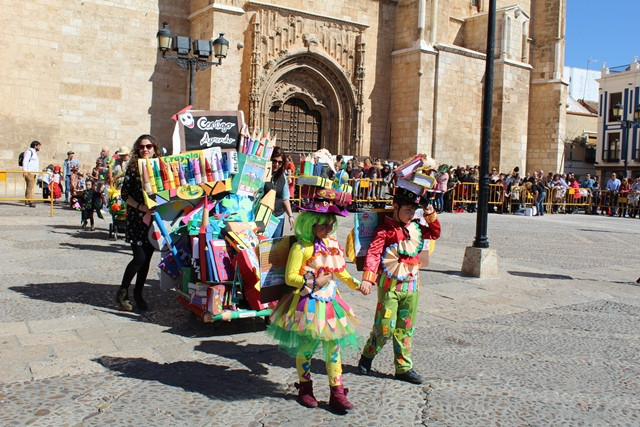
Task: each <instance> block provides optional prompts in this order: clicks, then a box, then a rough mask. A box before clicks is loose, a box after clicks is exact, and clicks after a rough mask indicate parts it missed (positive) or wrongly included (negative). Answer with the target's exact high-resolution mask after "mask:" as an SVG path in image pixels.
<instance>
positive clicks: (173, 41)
mask: <svg viewBox="0 0 640 427" xmlns="http://www.w3.org/2000/svg"><path fill="white" fill-rule="evenodd" d="M167 25H168V23H167V22H163V23H162V28H161V29H160V30H158V33H157V34H156V37H157V39H158V50H159V51H160V52H162V57H163V58H164V59H166V60H168V61H169V60H170V61H173V62H175V63H176V64H178V66H179V67H180V68H186V69H188V70H189V105H193V83H194V82H193V78H194V75H195V72H196V70H198V71H204V70H206V69H207V68H209V67H211V66H212V65H215V66H218V65H220V64H222V60H223V59H224V58H226V57H227V51H228V50H229V41H228V40H227V39H225V38H224V37H223V36H224V33H220V36H219V37H218V38H217V39H215V40H214V41H213V42H212V41H211V40H194V41H193V53H192V54H191V55H190V52H191V46H192V45H191V38H190V37H183V36H174V35H173V33H172V32H171V30H169V28H167ZM212 47H213V49H212ZM170 50H173V51H175V52H176V53H177V54H178V56H167V52H168V51H170ZM212 50H213V56H215V57H216V58H217V59H218V61H216V62H210V61H208V59H209V58H210V57H211V53H212Z"/></svg>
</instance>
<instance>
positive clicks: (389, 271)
mask: <svg viewBox="0 0 640 427" xmlns="http://www.w3.org/2000/svg"><path fill="white" fill-rule="evenodd" d="M420 202H422V199H421V198H420V196H418V195H416V194H415V193H412V192H410V191H408V190H405V189H404V188H399V187H398V188H396V194H395V196H394V198H393V216H392V217H391V218H389V217H385V219H384V223H383V224H380V225H378V227H376V229H375V230H374V237H373V241H372V242H371V245H370V246H369V249H368V251H367V257H366V261H365V266H364V273H363V275H362V293H363V294H365V295H366V294H368V293H369V291H370V290H371V288H372V287H373V286H374V284H377V286H378V304H377V306H376V312H375V318H374V322H373V327H372V331H371V335H370V336H369V340H368V341H367V343H366V344H365V346H364V349H363V350H362V357H361V358H360V362H359V363H358V369H359V370H360V372H361V373H362V374H365V375H366V374H368V373H369V372H370V371H371V362H372V361H373V358H374V357H375V355H376V354H378V352H379V351H380V350H381V349H382V347H383V346H384V345H385V343H386V342H387V341H388V340H389V338H392V339H393V354H394V365H395V377H396V379H398V380H401V381H407V382H410V383H413V384H422V383H423V382H424V379H423V378H422V377H421V376H420V375H419V374H418V373H417V372H415V371H414V370H413V363H412V361H411V348H412V337H413V333H414V331H415V324H416V314H417V309H418V298H419V294H418V282H419V273H420V259H419V257H418V255H419V254H420V252H421V251H422V250H423V245H424V240H425V239H429V240H435V239H437V238H439V237H440V222H439V221H438V216H437V214H436V212H435V210H434V208H433V206H431V205H428V206H427V207H426V208H425V209H424V219H425V221H426V222H427V224H428V225H427V226H424V225H421V224H420V223H419V222H418V221H417V220H414V219H413V217H414V214H415V212H416V210H417V209H418V207H419V205H418V203H420ZM425 250H428V249H425Z"/></svg>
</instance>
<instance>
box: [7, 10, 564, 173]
mask: <svg viewBox="0 0 640 427" xmlns="http://www.w3.org/2000/svg"><path fill="white" fill-rule="evenodd" d="M4 3H5V4H4V5H3V6H4V12H5V13H4V16H5V20H4V22H3V23H4V25H3V27H2V29H0V34H2V38H3V45H4V46H3V49H0V57H1V58H2V59H3V60H4V61H5V64H7V63H8V64H11V66H9V67H3V69H2V70H0V74H1V75H2V78H3V83H2V85H1V86H0V87H2V91H3V92H2V93H3V100H4V101H5V102H3V103H2V105H0V116H1V117H2V120H3V126H2V128H1V129H0V140H1V141H2V146H1V148H0V168H10V167H11V166H12V165H13V164H14V163H15V159H16V158H17V155H18V153H19V152H20V151H22V150H24V149H25V148H26V147H27V145H28V143H29V142H30V141H31V140H34V139H38V140H40V141H41V142H42V143H43V148H42V151H41V154H42V157H43V158H44V159H48V160H51V161H53V162H56V163H60V162H61V161H62V159H64V157H65V155H64V153H65V152H66V151H67V150H69V149H72V150H74V151H76V153H77V157H78V158H79V159H80V160H81V162H82V163H83V164H85V165H90V164H92V163H93V160H94V159H95V157H97V155H98V153H99V151H100V148H101V147H102V146H108V147H111V148H112V150H113V149H115V148H116V147H119V146H121V145H123V144H124V145H128V144H131V143H132V142H133V141H134V140H135V138H136V137H137V136H138V135H139V134H141V133H147V132H151V133H153V134H154V135H156V136H157V137H158V138H159V140H160V142H161V144H162V145H163V146H165V147H170V145H171V142H170V140H171V135H172V131H173V121H172V119H171V116H172V115H173V114H174V113H175V112H177V111H179V110H180V109H182V108H183V107H184V106H185V105H186V104H187V93H188V86H189V81H188V79H189V77H188V73H187V72H186V71H185V70H182V69H180V68H178V67H177V66H175V64H172V63H171V62H169V61H164V60H163V59H162V57H161V56H160V55H158V53H157V51H156V40H155V33H156V32H157V30H158V29H159V28H160V27H161V26H162V22H164V21H166V22H168V23H169V27H170V29H171V31H172V32H173V33H174V34H176V35H185V36H190V37H191V38H192V39H193V40H195V39H204V40H208V39H215V38H216V37H218V34H219V33H224V36H225V38H226V39H228V40H229V41H230V48H229V53H228V56H227V58H225V59H224V60H223V62H222V65H221V66H218V67H211V68H209V69H207V70H203V71H197V72H195V76H194V86H195V96H194V107H195V108H196V109H203V110H236V109H239V110H242V111H243V112H244V115H245V119H246V121H247V123H248V124H249V126H250V128H251V129H263V130H265V131H266V130H267V129H269V130H271V132H272V134H273V133H276V134H277V135H278V139H279V141H280V144H281V145H282V146H283V147H284V148H285V149H286V150H289V151H297V152H308V151H312V150H315V149H317V148H320V147H322V148H327V149H329V150H330V151H331V152H332V153H334V154H346V155H371V156H373V157H380V158H386V159H393V160H401V159H403V158H406V157H409V156H411V155H413V154H415V153H419V152H421V153H427V154H430V155H431V156H433V157H435V158H436V159H438V160H439V161H441V162H443V163H448V164H453V165H457V164H461V165H464V164H477V163H478V162H479V146H480V133H481V129H480V127H481V104H482V86H483V81H484V70H485V53H486V32H487V16H488V1H486V0H350V1H339V0H331V1H327V0H305V1H303V0H277V1H276V0H262V1H254V0H218V1H213V0H191V1H188V0H176V1H173V0H172V1H169V0H158V1H150V0H138V1H136V2H128V1H124V0H122V1H119V0H116V1H111V2H99V1H96V0H94V1H91V0H89V1H84V2H73V3H70V4H69V5H68V7H67V8H66V9H65V10H63V11H58V10H56V9H54V8H53V6H50V5H48V4H47V3H45V2H38V3H36V4H31V3H30V4H28V5H23V4H14V3H11V2H7V1H5V2H4ZM497 5H498V10H497V22H496V28H497V31H496V43H495V52H494V53H495V58H496V62H495V80H494V96H493V121H492V140H491V144H492V145H491V163H492V166H496V167H499V168H500V169H501V170H505V171H507V170H511V169H512V168H513V167H515V166H519V167H520V169H521V170H530V169H545V170H560V169H561V168H562V165H563V155H564V143H563V139H564V136H565V133H566V132H565V127H566V124H565V122H566V108H565V104H566V92H567V90H566V86H567V85H566V84H565V83H563V81H562V69H563V62H564V21H565V0H498V1H497ZM44 162H45V163H46V160H45V161H44Z"/></svg>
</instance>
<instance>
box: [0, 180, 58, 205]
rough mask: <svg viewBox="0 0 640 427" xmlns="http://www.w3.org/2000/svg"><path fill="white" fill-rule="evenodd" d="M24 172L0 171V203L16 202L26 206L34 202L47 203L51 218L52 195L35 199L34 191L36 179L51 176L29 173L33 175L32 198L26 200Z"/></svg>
mask: <svg viewBox="0 0 640 427" xmlns="http://www.w3.org/2000/svg"><path fill="white" fill-rule="evenodd" d="M24 174H25V172H24V171H22V170H2V171H0V201H16V202H24V203H25V205H26V204H30V203H36V202H40V203H41V202H46V203H49V215H50V216H53V195H52V194H50V195H49V198H48V199H44V198H43V197H35V196H36V194H35V190H36V187H37V184H36V183H37V179H38V176H39V175H49V177H51V176H52V174H51V173H50V172H31V174H33V175H34V179H33V185H34V198H32V199H28V198H27V196H26V186H27V185H26V181H25V177H24Z"/></svg>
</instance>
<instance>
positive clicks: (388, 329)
mask: <svg viewBox="0 0 640 427" xmlns="http://www.w3.org/2000/svg"><path fill="white" fill-rule="evenodd" d="M377 288H378V305H377V306H376V315H375V318H374V322H373V328H372V330H371V335H370V336H369V340H368V341H367V343H366V344H365V346H364V350H363V351H362V354H363V355H364V356H365V357H368V358H369V359H373V358H374V357H375V355H376V354H378V353H379V352H380V350H381V349H382V347H383V346H384V345H385V344H386V342H387V340H388V339H389V337H393V354H394V364H395V368H396V374H403V373H405V372H407V371H408V370H410V369H411V367H412V366H413V363H412V362H411V347H412V342H413V338H412V337H413V331H414V329H415V318H416V311H417V309H418V296H419V294H418V292H399V291H395V290H392V289H390V290H388V291H387V290H384V288H382V287H381V286H378V287H377Z"/></svg>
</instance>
